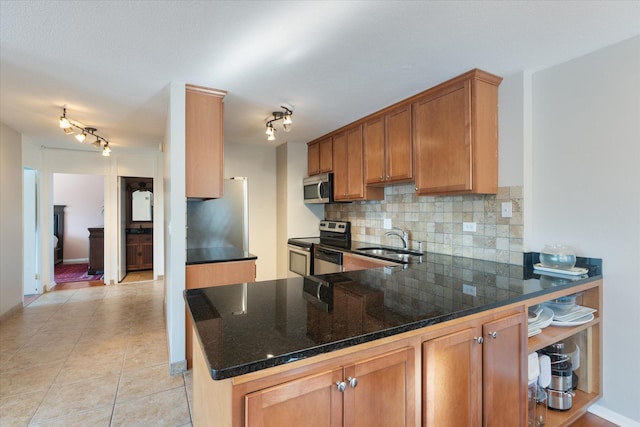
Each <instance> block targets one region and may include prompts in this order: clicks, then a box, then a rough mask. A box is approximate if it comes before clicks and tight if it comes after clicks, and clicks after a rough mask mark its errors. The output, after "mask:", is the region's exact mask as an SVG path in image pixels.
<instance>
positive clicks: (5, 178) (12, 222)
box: [0, 123, 23, 316]
mask: <svg viewBox="0 0 640 427" xmlns="http://www.w3.org/2000/svg"><path fill="white" fill-rule="evenodd" d="M0 212H2V215H0V316H2V315H4V314H7V313H10V312H12V311H14V310H17V309H19V308H20V307H22V295H23V292H22V279H23V277H22V273H23V271H22V251H23V240H22V221H23V218H22V137H21V135H20V134H19V133H18V132H16V131H15V130H13V129H11V128H10V127H8V126H6V125H5V124H4V123H0Z"/></svg>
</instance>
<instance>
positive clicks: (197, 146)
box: [185, 85, 225, 199]
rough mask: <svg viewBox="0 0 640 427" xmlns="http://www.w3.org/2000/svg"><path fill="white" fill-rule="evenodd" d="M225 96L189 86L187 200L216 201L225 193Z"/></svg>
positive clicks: (186, 142) (186, 125)
mask: <svg viewBox="0 0 640 427" xmlns="http://www.w3.org/2000/svg"><path fill="white" fill-rule="evenodd" d="M224 94H225V92H222V91H216V90H215V89H208V88H202V87H199V86H192V85H187V86H186V99H185V105H186V107H185V108H186V112H185V114H186V123H185V173H186V176H185V180H186V187H185V191H186V196H187V197H197V198H205V199H211V198H217V197H222V193H223V183H224V182H223V177H222V172H223V166H224V163H223V162H224V158H223V156H224V142H223V129H222V122H223V103H222V98H223V97H224Z"/></svg>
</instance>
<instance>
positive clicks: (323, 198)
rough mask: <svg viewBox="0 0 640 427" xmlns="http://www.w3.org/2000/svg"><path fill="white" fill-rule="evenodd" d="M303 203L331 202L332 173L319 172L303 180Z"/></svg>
mask: <svg viewBox="0 0 640 427" xmlns="http://www.w3.org/2000/svg"><path fill="white" fill-rule="evenodd" d="M303 187H304V202H305V203H333V174H332V173H321V174H320V175H313V176H310V177H308V178H305V179H304V180H303Z"/></svg>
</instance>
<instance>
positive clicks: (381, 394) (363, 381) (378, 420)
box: [245, 348, 414, 427]
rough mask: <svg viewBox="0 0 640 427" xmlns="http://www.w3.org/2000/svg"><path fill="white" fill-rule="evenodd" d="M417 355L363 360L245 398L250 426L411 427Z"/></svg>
mask: <svg viewBox="0 0 640 427" xmlns="http://www.w3.org/2000/svg"><path fill="white" fill-rule="evenodd" d="M413 373H414V350H413V348H404V349H399V350H397V351H393V352H390V353H386V354H383V355H380V356H375V357H371V358H368V359H365V360H359V361H356V362H354V363H352V364H349V365H346V366H343V367H338V368H335V369H330V370H327V371H325V372H321V373H318V374H314V375H309V376H307V377H303V378H299V379H296V380H293V381H289V382H286V383H283V384H278V385H276V386H273V387H269V388H266V389H264V390H260V391H256V392H253V393H249V394H247V395H246V396H245V402H246V413H247V419H246V420H245V424H246V425H251V426H264V427H267V426H273V427H276V426H285V425H291V426H302V425H304V426H312V427H315V426H317V427H329V426H332V427H333V426H343V425H344V426H362V427H375V426H380V427H387V426H410V425H413V423H414V415H413V412H412V410H413V405H412V404H411V403H410V402H412V401H413V393H414V392H413V377H414V374H413Z"/></svg>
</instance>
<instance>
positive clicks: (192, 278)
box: [185, 259, 256, 368]
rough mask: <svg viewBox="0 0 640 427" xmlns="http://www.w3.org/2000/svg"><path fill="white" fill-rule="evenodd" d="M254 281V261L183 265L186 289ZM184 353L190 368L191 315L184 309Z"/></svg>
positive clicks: (191, 342) (191, 350)
mask: <svg viewBox="0 0 640 427" xmlns="http://www.w3.org/2000/svg"><path fill="white" fill-rule="evenodd" d="M255 281H256V261H255V259H253V260H246V261H231V262H212V263H206V264H190V265H187V266H186V267H185V283H186V289H196V288H208V287H212V286H221V285H231V284H234V283H248V282H255ZM185 310H186V312H185V316H186V317H185V319H186V320H185V324H186V330H185V346H186V348H185V353H186V359H187V368H191V364H192V360H193V336H192V333H193V332H192V331H193V328H192V327H191V316H190V315H189V311H188V309H185Z"/></svg>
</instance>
